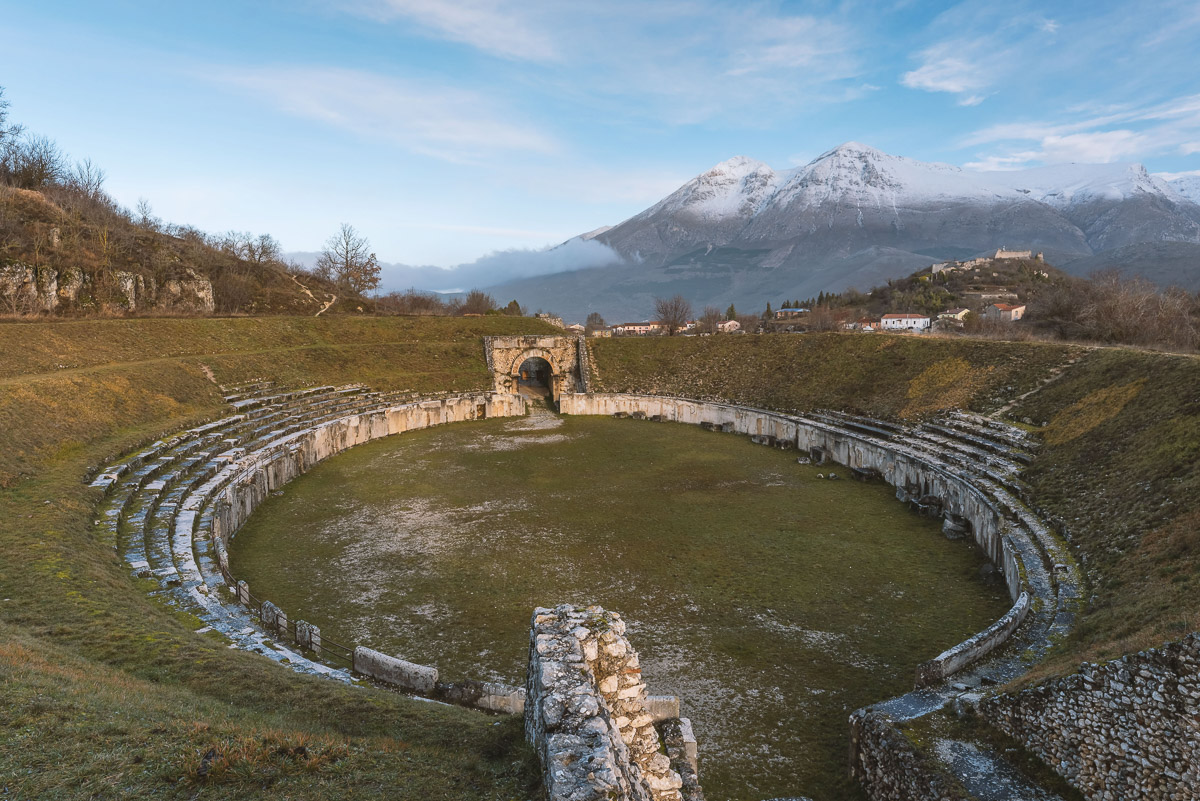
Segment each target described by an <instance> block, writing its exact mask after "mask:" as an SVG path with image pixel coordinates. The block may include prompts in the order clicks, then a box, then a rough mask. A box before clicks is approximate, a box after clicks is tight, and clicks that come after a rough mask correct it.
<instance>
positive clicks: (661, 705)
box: [646, 695, 679, 723]
mask: <svg viewBox="0 0 1200 801" xmlns="http://www.w3.org/2000/svg"><path fill="white" fill-rule="evenodd" d="M646 712H647V713H648V714H649V715H650V717H651V718H653V719H654V722H655V723H661V722H662V721H664V720H669V719H671V718H677V717H679V696H677V695H648V696H646Z"/></svg>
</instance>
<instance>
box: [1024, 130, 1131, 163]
mask: <svg viewBox="0 0 1200 801" xmlns="http://www.w3.org/2000/svg"><path fill="white" fill-rule="evenodd" d="M1146 144H1147V140H1146V137H1145V136H1144V135H1143V134H1139V133H1135V132H1133V131H1127V130H1116V131H1098V132H1094V133H1078V134H1070V135H1068V136H1047V137H1046V138H1044V139H1043V140H1042V152H1041V157H1040V160H1041V161H1044V162H1047V163H1050V164H1058V163H1064V162H1084V163H1108V162H1112V161H1120V160H1122V159H1126V158H1132V157H1135V156H1137V155H1138V154H1139V153H1142V152H1144V151H1145V149H1146Z"/></svg>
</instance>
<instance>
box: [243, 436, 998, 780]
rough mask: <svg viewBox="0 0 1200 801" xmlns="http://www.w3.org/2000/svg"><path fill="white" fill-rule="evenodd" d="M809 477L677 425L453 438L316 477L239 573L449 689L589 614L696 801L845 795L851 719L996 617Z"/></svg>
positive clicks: (989, 601) (941, 567) (941, 562)
mask: <svg viewBox="0 0 1200 801" xmlns="http://www.w3.org/2000/svg"><path fill="white" fill-rule="evenodd" d="M543 420H545V421H546V424H550V423H558V425H557V426H555V427H546V428H542V427H540V425H542V424H543V423H542V421H543ZM826 470H828V468H819V467H814V466H804V465H798V464H796V460H795V454H794V453H789V452H784V451H778V450H774V449H770V448H763V447H761V446H755V445H753V444H751V443H750V442H749V440H747V439H746V438H744V437H738V436H732V435H727V434H720V433H713V432H706V431H704V430H702V429H699V428H696V427H692V426H681V425H663V424H658V423H649V422H644V421H641V422H639V421H634V420H612V419H610V418H595V417H565V418H559V419H557V420H555V419H554V418H549V419H548V420H547V419H546V418H532V417H531V418H526V419H518V420H490V421H484V422H480V423H462V424H456V425H453V426H448V427H445V428H439V429H434V430H427V431H418V432H411V433H409V434H405V435H404V436H402V437H396V438H390V439H388V440H384V441H380V442H376V443H372V444H369V445H365V446H362V447H359V448H355V449H354V450H352V451H349V452H347V453H345V454H342V455H341V456H338V457H337V458H335V459H333V460H331V461H330V462H327V463H325V464H322V465H320V466H318V467H317V468H316V469H315V470H313V471H312V472H310V473H309V474H307V475H305V476H302V477H301V478H299V479H297V480H296V481H294V482H293V483H291V484H289V485H288V487H287V488H286V489H285V490H284V492H283V493H282V494H281V495H280V496H278V497H275V498H271V499H269V500H268V501H267V502H265V503H264V504H263V506H262V507H260V509H259V510H258V511H257V512H256V513H255V515H254V516H253V517H252V518H251V519H250V521H249V522H248V523H247V525H246V527H245V528H243V530H242V531H241V532H240V533H239V534H238V536H237V537H236V538H235V539H234V542H233V548H232V554H231V558H232V565H233V568H234V572H235V574H236V575H237V576H238V577H239V578H242V579H246V580H248V581H249V583H250V586H251V588H252V589H253V591H254V592H255V593H256V594H258V595H259V596H260V597H264V598H269V599H271V600H272V601H274V602H275V603H277V604H279V605H280V606H282V607H283V608H284V609H286V610H288V612H289V614H291V615H294V616H297V617H300V618H303V619H305V620H308V621H311V622H315V623H317V624H318V625H320V626H321V629H322V632H323V633H324V634H325V635H326V636H329V637H331V638H332V639H334V640H336V641H339V642H347V641H350V642H355V643H358V644H366V645H370V646H371V647H374V648H379V649H381V650H384V651H385V652H387V653H396V654H401V655H403V656H404V657H405V658H408V659H412V660H414V661H417V662H425V663H427V664H434V665H437V666H438V667H439V669H440V670H441V672H442V675H443V676H446V677H449V678H468V677H469V678H477V679H484V680H497V681H502V682H507V683H510V684H520V683H523V680H524V671H525V662H526V659H527V650H528V626H529V617H530V614H531V612H532V610H533V608H534V607H536V606H553V605H555V604H558V603H576V604H588V603H599V604H601V605H603V606H604V607H605V608H608V609H613V610H616V611H618V612H620V613H621V614H622V615H623V616H625V618H626V621H627V623H628V625H629V634H630V637H631V640H632V642H633V644H634V647H636V648H638V649H639V652H640V653H641V655H642V666H643V668H644V670H645V676H646V679H647V681H648V682H649V683H650V686H651V690H652V692H656V693H666V694H678V695H680V696H681V697H682V698H683V700H684V706H685V712H686V713H687V714H689V715H690V716H691V718H692V720H693V723H694V724H695V726H696V732H697V737H698V738H699V740H700V743H701V754H702V756H703V764H702V766H701V775H702V777H703V780H704V786H705V791H706V794H707V796H708V798H710V799H712V801H722V800H723V799H746V800H747V801H756V800H757V799H762V798H769V797H775V796H783V795H795V794H799V793H802V794H804V795H811V796H813V797H814V798H850V797H854V791H855V790H854V787H853V786H852V785H851V783H850V782H849V781H848V779H847V778H846V767H845V754H846V749H847V748H848V730H847V727H846V718H847V715H848V714H849V712H850V711H852V710H854V709H856V708H858V707H860V706H863V705H865V704H867V703H871V702H873V701H878V700H881V699H883V698H886V697H889V696H891V695H895V694H900V693H903V692H905V691H907V690H909V689H911V686H912V676H913V673H914V669H915V667H916V665H917V663H918V662H920V661H922V660H924V659H927V658H930V657H932V656H934V655H936V654H937V653H939V652H940V651H942V650H943V649H944V648H946V647H949V646H950V645H953V644H955V643H957V642H959V641H961V640H963V639H965V638H966V637H968V636H969V635H970V634H972V633H974V632H976V631H978V630H980V629H983V628H985V627H986V626H987V625H989V624H990V623H991V622H992V621H994V620H995V619H996V618H998V617H999V616H1000V615H1002V614H1003V613H1004V612H1005V611H1006V610H1007V608H1008V606H1009V603H1010V601H1009V599H1008V596H1007V592H1006V591H1005V588H1004V586H1003V584H1002V583H1000V582H988V583H985V582H984V581H983V580H981V579H980V568H981V567H982V566H983V565H984V564H985V562H984V559H983V557H982V555H981V554H980V553H979V552H978V551H977V550H976V549H975V548H974V547H973V546H972V545H970V544H968V543H966V542H959V543H951V542H949V541H947V540H946V539H945V538H944V537H942V535H941V532H940V526H939V525H937V523H936V522H935V521H931V520H928V519H925V518H921V517H918V516H916V515H914V514H911V513H910V512H909V511H908V510H907V509H906V508H905V507H904V506H903V505H901V504H899V503H897V502H896V501H895V499H894V497H893V495H892V492H891V489H890V488H889V487H887V486H886V485H883V484H872V485H862V484H859V483H857V482H853V481H845V480H843V481H828V480H825V481H822V480H819V479H817V478H816V476H817V474H818V473H821V472H824V471H826ZM950 598H952V599H953V602H952V603H947V602H946V599H950Z"/></svg>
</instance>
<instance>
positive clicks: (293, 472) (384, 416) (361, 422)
mask: <svg viewBox="0 0 1200 801" xmlns="http://www.w3.org/2000/svg"><path fill="white" fill-rule="evenodd" d="M524 412H525V401H524V399H523V398H521V397H520V396H517V395H493V394H485V393H480V394H478V395H459V396H453V397H449V398H440V399H438V400H429V401H418V402H414V403H406V404H400V405H397V406H393V407H391V408H388V409H381V410H378V411H372V412H366V413H363V414H355V415H351V416H348V417H342V418H339V419H337V420H332V421H329V422H326V423H322V424H320V425H317V426H314V427H312V428H307V429H304V430H303V431H299V432H297V433H295V434H291V435H288V436H285V437H281V438H280V439H279V440H277V441H276V442H274V443H273V444H272V445H271V446H269V447H267V448H264V449H262V450H259V451H254V452H253V453H249V454H242V455H240V456H239V455H238V454H232V455H231V456H230V459H231V463H230V466H229V468H227V469H226V470H224V471H222V473H221V474H219V475H218V476H216V477H215V478H213V479H212V480H210V482H209V483H208V484H207V485H205V486H203V487H201V488H200V490H199V491H197V493H195V500H194V501H193V505H194V506H196V508H197V509H198V508H199V505H200V504H202V503H204V502H208V501H211V502H212V507H213V520H212V536H213V545H214V548H215V550H216V552H217V559H218V561H219V562H220V565H221V568H222V569H223V570H225V571H226V572H229V554H228V546H229V538H230V537H232V536H233V535H234V533H235V532H236V531H237V530H238V529H239V528H241V526H242V524H243V523H245V521H246V519H247V518H248V517H249V516H250V515H251V513H253V512H254V510H255V509H257V508H258V505H259V504H260V503H262V502H263V501H264V500H265V499H266V498H267V496H268V495H269V494H270V493H271V492H273V491H275V490H276V489H278V488H279V487H282V486H283V485H284V484H286V483H287V482H289V481H291V480H292V479H293V478H295V477H296V476H298V475H300V474H301V473H305V472H307V471H308V470H310V469H311V468H312V467H313V465H315V464H317V463H318V462H320V461H323V460H324V459H327V458H329V457H330V456H333V455H334V454H337V453H341V452H342V451H344V450H346V449H347V448H352V447H354V446H355V445H361V444H363V443H365V442H370V441H371V440H373V439H378V438H380V437H386V436H391V435H393V434H400V433H402V432H405V431H413V430H416V429H420V428H428V427H430V426H435V425H442V424H444V423H454V422H460V421H463V420H476V419H480V418H483V417H507V416H511V415H518V414H523V413H524ZM189 500H192V499H189Z"/></svg>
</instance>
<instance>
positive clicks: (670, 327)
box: [654, 295, 692, 336]
mask: <svg viewBox="0 0 1200 801" xmlns="http://www.w3.org/2000/svg"><path fill="white" fill-rule="evenodd" d="M691 316H692V304H691V303H690V302H689V301H688V300H687V298H685V297H684V296H683V295H676V296H675V297H673V298H655V299H654V317H655V319H656V320H658V322H659V323H661V324H662V327H663V328H665V329H666V331H667V335H668V336H674V335H675V334H677V333H679V331H681V330H682V329H683V327H684V326H685V325H687V321H688V318H690V317H691Z"/></svg>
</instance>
